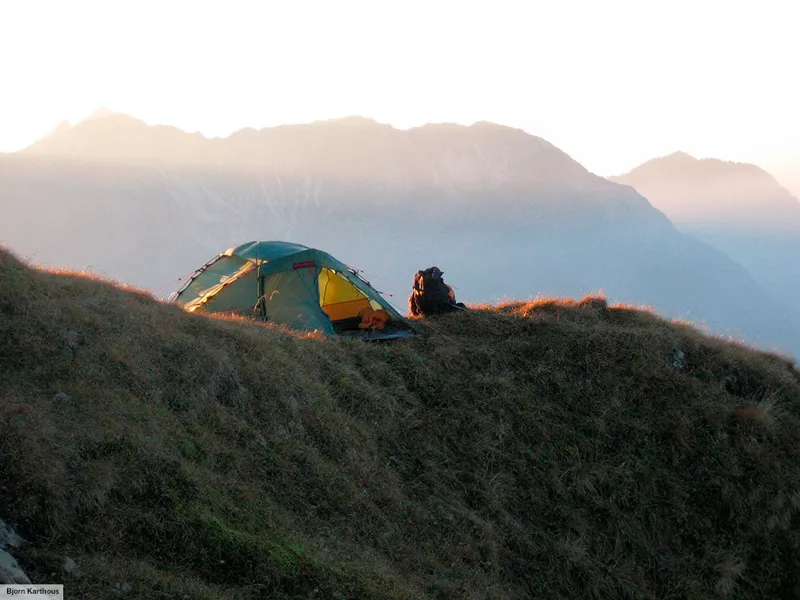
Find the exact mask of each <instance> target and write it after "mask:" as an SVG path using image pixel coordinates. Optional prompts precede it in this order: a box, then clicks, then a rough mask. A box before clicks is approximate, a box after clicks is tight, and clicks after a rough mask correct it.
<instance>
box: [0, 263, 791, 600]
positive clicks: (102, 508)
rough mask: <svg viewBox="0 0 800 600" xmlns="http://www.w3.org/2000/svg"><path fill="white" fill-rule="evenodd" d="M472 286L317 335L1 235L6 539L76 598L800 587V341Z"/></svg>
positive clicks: (33, 570) (0, 400) (38, 577)
mask: <svg viewBox="0 0 800 600" xmlns="http://www.w3.org/2000/svg"><path fill="white" fill-rule="evenodd" d="M476 308H477V310H473V311H470V312H468V313H463V314H455V315H450V316H447V317H442V318H438V319H433V320H430V321H424V322H420V323H419V328H420V330H421V332H422V335H421V336H420V337H418V338H414V339H411V340H407V341H403V342H401V343H388V344H382V345H368V344H364V343H358V342H347V341H344V340H339V339H316V338H313V337H305V336H302V335H299V334H295V333H292V332H290V331H282V330H279V329H276V328H273V327H270V326H264V325H259V324H253V323H249V322H244V321H224V320H217V319H210V318H205V317H201V316H197V315H190V314H186V313H183V312H181V311H180V310H178V309H177V308H176V307H174V306H165V305H163V304H161V303H159V302H157V301H155V300H154V299H152V297H150V296H148V295H146V294H143V293H139V292H136V291H133V290H124V289H119V288H116V287H113V286H110V285H108V284H106V283H103V282H101V281H97V280H92V279H87V278H84V277H78V276H74V275H66V274H62V275H58V274H51V273H45V272H40V271H35V270H31V269H30V268H28V267H26V266H25V265H23V264H21V263H20V262H18V261H17V260H16V259H15V258H14V257H13V256H11V255H10V254H7V253H4V252H0V382H2V383H1V384H0V428H1V430H2V432H3V435H2V436H0V511H2V512H0V518H2V519H3V520H4V521H5V522H6V523H8V524H10V525H12V526H13V527H14V528H15V529H16V530H17V531H18V532H19V533H20V534H21V535H22V536H23V537H24V538H25V539H26V540H27V543H26V544H24V545H22V546H21V547H20V548H18V549H16V550H12V553H13V554H14V555H15V556H16V558H17V559H18V561H19V564H20V566H21V567H22V568H23V569H24V570H25V571H26V572H27V573H28V575H29V576H30V577H31V579H33V580H34V581H47V582H51V581H53V580H54V579H55V580H66V585H67V587H66V591H67V593H68V595H69V597H70V598H99V599H103V598H117V597H119V595H120V592H121V591H129V593H128V595H127V596H126V597H130V598H157V597H181V598H197V599H200V598H205V599H222V598H225V599H228V598H253V599H255V598H263V597H270V598H286V599H288V598H330V599H334V598H340V599H341V598H354V599H355V598H359V599H361V598H376V599H377V598H381V599H384V598H396V599H409V598H420V599H422V598H452V599H458V600H461V599H464V598H475V599H477V598H497V599H505V598H509V599H510V598H530V597H548V598H587V597H594V598H619V597H632V598H684V597H695V598H696V597H732V598H745V597H747V598H794V597H797V595H798V594H800V582H799V581H798V579H797V573H798V572H800V514H799V513H800V502H798V493H799V491H798V490H800V465H798V461H797V456H796V448H797V446H798V443H799V442H800V373H798V371H797V370H796V369H795V368H794V367H793V365H791V364H790V363H789V362H787V361H786V360H784V359H781V358H778V357H776V356H773V355H770V354H765V353H760V352H756V351H754V350H750V349H747V348H744V347H741V346H738V345H734V344H731V343H727V342H724V341H721V340H718V339H713V338H710V337H707V336H705V335H703V334H701V333H699V332H698V331H696V330H695V329H693V328H691V327H689V326H686V325H681V324H676V323H670V322H667V321H665V320H662V319H659V318H657V317H655V316H653V315H652V314H649V313H645V312H640V311H636V310H632V309H630V308H625V307H613V306H612V307H610V308H607V307H606V306H605V304H604V303H603V302H600V301H597V300H595V301H592V300H591V299H589V300H587V301H585V302H581V303H575V302H571V301H539V302H535V303H515V304H506V305H502V306H498V307H490V306H480V307H476ZM65 555H66V556H68V557H70V558H71V559H74V561H75V564H76V565H77V569H78V570H79V572H80V576H79V577H78V578H73V575H67V574H64V573H62V572H61V566H60V565H61V564H62V563H63V557H64V556H65ZM70 571H71V572H72V573H75V572H76V571H75V570H74V569H70ZM53 573H55V574H56V575H52V574H53Z"/></svg>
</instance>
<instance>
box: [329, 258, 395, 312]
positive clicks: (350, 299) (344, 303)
mask: <svg viewBox="0 0 800 600" xmlns="http://www.w3.org/2000/svg"><path fill="white" fill-rule="evenodd" d="M319 304H320V306H321V307H322V310H324V311H325V314H327V315H328V317H329V318H330V320H331V321H340V320H342V319H347V318H350V317H357V316H358V311H360V310H361V309H362V308H372V309H379V308H381V306H380V305H379V304H378V303H377V302H374V301H370V299H369V298H367V297H366V296H365V295H364V293H363V292H362V291H361V290H359V289H358V288H357V287H356V286H354V285H353V284H352V283H350V282H349V281H348V280H347V279H345V278H344V277H342V276H341V275H339V274H338V273H337V272H336V271H334V270H333V269H328V268H327V267H323V268H322V269H321V270H320V273H319Z"/></svg>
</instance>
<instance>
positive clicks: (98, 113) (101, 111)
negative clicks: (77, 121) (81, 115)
mask: <svg viewBox="0 0 800 600" xmlns="http://www.w3.org/2000/svg"><path fill="white" fill-rule="evenodd" d="M116 116H127V115H123V114H122V113H118V112H116V111H113V110H111V109H110V108H106V107H100V108H96V109H95V110H93V111H92V114H90V115H89V116H88V117H86V118H85V119H84V120H83V121H82V122H85V121H94V120H96V119H105V118H106V117H116Z"/></svg>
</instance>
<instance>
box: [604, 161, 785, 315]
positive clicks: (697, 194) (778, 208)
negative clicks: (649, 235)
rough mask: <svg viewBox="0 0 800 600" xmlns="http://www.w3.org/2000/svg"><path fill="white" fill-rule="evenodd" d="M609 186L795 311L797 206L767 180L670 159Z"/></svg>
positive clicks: (744, 167)
mask: <svg viewBox="0 0 800 600" xmlns="http://www.w3.org/2000/svg"><path fill="white" fill-rule="evenodd" d="M612 180H613V181H616V182H618V183H622V184H626V185H630V186H632V187H634V188H635V189H636V190H637V191H638V192H640V193H641V194H643V195H644V196H646V197H647V198H648V199H649V200H650V201H651V202H652V204H653V205H654V206H655V207H657V208H658V209H660V210H662V211H663V212H664V213H665V214H666V215H667V216H668V217H669V218H670V219H671V220H672V221H673V222H674V223H675V224H676V225H677V226H678V227H679V228H680V229H681V230H683V231H686V232H688V233H691V234H692V235H694V236H696V237H698V238H700V239H701V240H703V241H705V242H707V243H709V244H711V245H713V246H715V247H717V248H719V249H721V250H722V251H724V252H725V253H726V254H728V255H730V256H731V257H732V258H734V259H735V260H736V261H737V262H739V263H741V264H742V265H743V266H745V267H746V268H747V269H748V270H749V271H750V272H751V273H752V274H753V276H754V277H755V278H756V280H757V281H759V283H761V284H762V285H763V286H764V287H765V288H766V289H768V290H769V291H770V293H771V294H772V295H773V296H774V297H775V298H776V299H777V300H778V301H781V302H786V303H787V304H788V305H789V307H791V308H795V302H794V298H796V297H797V295H798V294H800V202H798V200H797V198H795V197H794V196H792V195H791V194H790V193H789V192H788V191H787V190H786V189H784V188H783V187H782V186H781V185H780V184H779V183H778V182H777V181H776V180H775V178H774V177H772V175H770V174H769V173H767V172H766V171H764V170H763V169H761V168H759V167H757V166H755V165H751V164H746V163H735V162H724V161H721V160H717V159H711V158H706V159H702V160H698V159H696V158H694V157H692V156H689V155H688V154H686V153H683V152H678V153H675V154H671V155H669V156H665V157H662V158H657V159H653V160H650V161H648V162H646V163H644V164H643V165H640V166H639V167H636V168H635V169H633V170H632V171H630V172H629V173H627V174H625V175H621V176H618V177H613V178H612Z"/></svg>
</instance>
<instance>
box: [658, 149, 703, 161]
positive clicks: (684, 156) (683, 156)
mask: <svg viewBox="0 0 800 600" xmlns="http://www.w3.org/2000/svg"><path fill="white" fill-rule="evenodd" d="M664 158H665V159H672V160H682V161H692V162H694V161H696V160H697V158H695V157H694V156H692V155H691V154H689V153H688V152H684V151H683V150H678V151H677V152H673V153H672V154H668V155H667V156H665V157H664ZM656 160H657V159H656Z"/></svg>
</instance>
